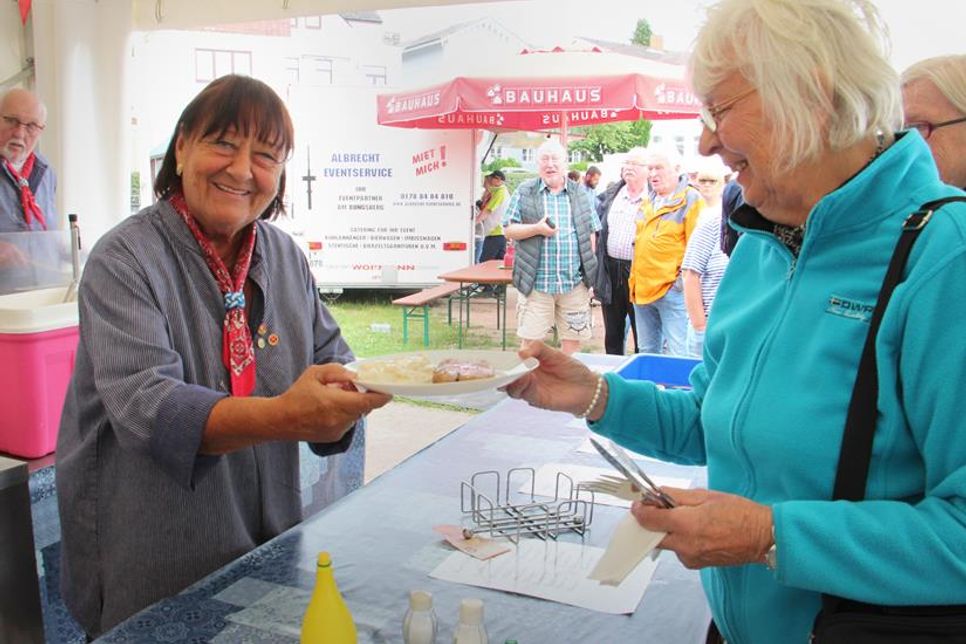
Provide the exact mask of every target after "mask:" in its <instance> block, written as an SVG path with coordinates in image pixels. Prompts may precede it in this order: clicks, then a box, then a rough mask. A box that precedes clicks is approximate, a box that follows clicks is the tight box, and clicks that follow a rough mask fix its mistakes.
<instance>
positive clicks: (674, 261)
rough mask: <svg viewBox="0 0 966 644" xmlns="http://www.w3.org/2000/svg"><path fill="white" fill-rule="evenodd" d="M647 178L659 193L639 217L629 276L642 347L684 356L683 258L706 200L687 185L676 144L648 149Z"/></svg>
mask: <svg viewBox="0 0 966 644" xmlns="http://www.w3.org/2000/svg"><path fill="white" fill-rule="evenodd" d="M647 178H648V181H649V182H650V184H651V189H652V190H653V191H654V194H653V195H651V196H650V197H649V198H648V199H647V201H646V202H645V203H644V205H643V207H642V211H643V217H642V218H641V219H640V220H639V221H638V222H637V231H636V234H635V236H634V259H633V260H632V262H631V276H630V279H629V280H628V286H629V290H630V297H631V302H633V303H634V319H635V322H636V327H637V344H638V349H639V350H640V352H641V353H665V352H666V353H670V354H672V355H682V356H683V355H687V346H686V339H687V329H688V313H687V309H686V308H685V306H684V289H683V284H682V279H681V261H682V260H683V259H684V250H685V248H686V247H687V245H688V237H690V236H691V231H692V230H694V227H695V225H696V224H697V222H698V215H699V214H700V212H701V209H702V208H703V207H704V200H703V199H702V198H701V193H700V192H698V191H697V190H696V189H695V188H693V187H691V186H690V185H688V176H687V175H686V174H683V173H682V172H681V156H680V154H679V153H678V151H677V150H676V149H675V148H670V147H669V148H664V147H659V146H655V147H651V148H649V149H648V153H647Z"/></svg>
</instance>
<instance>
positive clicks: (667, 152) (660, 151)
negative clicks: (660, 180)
mask: <svg viewBox="0 0 966 644" xmlns="http://www.w3.org/2000/svg"><path fill="white" fill-rule="evenodd" d="M655 157H656V158H660V159H664V160H665V161H667V162H668V165H669V166H671V167H672V168H673V169H674V170H676V171H677V172H681V168H682V166H683V164H684V159H683V158H682V156H681V152H680V151H679V150H678V149H677V147H676V146H674V145H668V144H665V143H655V144H654V145H649V146H648V147H647V150H646V154H645V159H648V160H650V159H653V158H655Z"/></svg>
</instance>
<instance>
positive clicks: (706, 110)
mask: <svg viewBox="0 0 966 644" xmlns="http://www.w3.org/2000/svg"><path fill="white" fill-rule="evenodd" d="M755 90H756V88H754V87H749V88H748V89H746V90H745V91H743V92H740V93H739V94H738V95H737V96H732V97H731V98H729V99H728V100H726V101H722V102H720V103H718V104H717V105H706V106H704V107H702V108H701V109H700V110H699V111H698V118H700V119H701V123H702V124H703V125H704V126H705V127H706V128H708V131H709V132H711V133H712V134H714V133H715V132H717V131H718V119H719V118H721V115H722V114H724V113H725V112H727V111H728V110H730V109H731V108H732V107H734V106H735V105H736V104H737V103H738V101H740V100H741V99H743V98H745V97H746V96H750V95H751V94H753V93H754V92H755Z"/></svg>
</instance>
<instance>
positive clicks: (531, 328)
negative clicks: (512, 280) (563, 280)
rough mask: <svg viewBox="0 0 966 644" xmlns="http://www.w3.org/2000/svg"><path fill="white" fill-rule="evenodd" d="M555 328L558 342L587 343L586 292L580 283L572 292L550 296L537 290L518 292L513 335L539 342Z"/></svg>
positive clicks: (588, 329)
mask: <svg viewBox="0 0 966 644" xmlns="http://www.w3.org/2000/svg"><path fill="white" fill-rule="evenodd" d="M554 324H556V325H557V335H558V337H559V338H560V339H561V340H589V339H590V338H591V335H592V334H593V331H592V330H591V328H590V291H588V290H587V287H586V286H584V284H583V282H581V283H580V284H578V285H577V286H576V287H574V289H573V290H572V291H569V292H567V293H558V294H556V295H550V294H549V293H541V292H540V291H531V292H530V295H526V296H524V295H523V294H522V293H521V294H520V296H519V298H518V299H517V336H518V337H520V338H523V339H524V340H543V339H544V338H545V337H546V336H547V333H549V332H550V331H552V330H553V325H554Z"/></svg>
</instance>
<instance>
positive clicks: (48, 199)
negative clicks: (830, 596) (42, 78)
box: [0, 88, 60, 233]
mask: <svg viewBox="0 0 966 644" xmlns="http://www.w3.org/2000/svg"><path fill="white" fill-rule="evenodd" d="M46 124H47V108H45V107H44V105H43V103H41V102H40V101H39V100H38V99H37V97H36V96H34V94H32V93H31V92H29V91H27V90H25V89H21V88H15V89H11V90H10V91H8V92H7V93H6V94H4V95H3V98H2V99H0V166H2V168H0V233H17V232H26V231H31V230H57V229H58V228H60V219H59V218H58V215H57V210H56V208H55V206H54V196H55V193H56V190H57V178H56V176H55V175H54V170H53V168H51V167H50V165H49V164H48V163H47V160H46V159H45V158H44V157H43V156H42V155H40V154H38V153H37V152H36V151H35V149H36V147H37V142H38V141H39V140H40V134H41V133H42V132H43V131H44V127H46Z"/></svg>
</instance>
